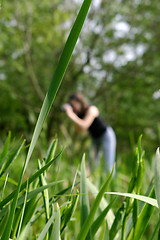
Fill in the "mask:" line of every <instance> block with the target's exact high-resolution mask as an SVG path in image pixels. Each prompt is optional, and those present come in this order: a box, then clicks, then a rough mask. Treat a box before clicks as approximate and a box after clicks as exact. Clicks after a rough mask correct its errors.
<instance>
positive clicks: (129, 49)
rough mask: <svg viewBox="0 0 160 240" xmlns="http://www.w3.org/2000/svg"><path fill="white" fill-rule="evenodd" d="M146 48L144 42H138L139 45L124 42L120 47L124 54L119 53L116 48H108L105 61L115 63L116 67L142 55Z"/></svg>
mask: <svg viewBox="0 0 160 240" xmlns="http://www.w3.org/2000/svg"><path fill="white" fill-rule="evenodd" d="M145 50H146V46H144V45H143V44H138V45H137V46H132V45H130V44H123V45H122V46H121V48H120V51H121V52H122V54H118V53H117V52H116V51H115V50H108V51H106V52H105V53H104V55H103V61H104V62H105V63H113V64H114V65H115V66H116V67H120V66H123V65H125V64H127V62H129V61H134V60H135V59H136V58H138V57H140V56H142V55H143V54H144V52H145Z"/></svg>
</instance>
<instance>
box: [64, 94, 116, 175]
mask: <svg viewBox="0 0 160 240" xmlns="http://www.w3.org/2000/svg"><path fill="white" fill-rule="evenodd" d="M63 109H64V110H65V112H66V114H67V115H68V117H69V118H70V119H71V120H72V121H73V122H74V123H76V124H77V125H78V127H79V128H81V129H86V130H88V131H89V133H90V136H91V137H92V145H93V149H94V155H95V163H96V165H98V162H99V151H100V147H101V146H102V149H103V152H104V158H105V162H104V167H105V170H106V171H108V170H109V171H111V170H112V168H113V164H114V162H115V153H116V136H115V133H114V131H113V129H112V127H111V126H108V125H107V124H106V123H105V122H104V120H103V119H102V118H101V117H100V114H99V110H98V108H97V107H96V106H94V105H89V104H87V103H86V102H85V100H84V97H83V95H82V94H80V93H73V94H72V95H71V96H70V97H69V101H68V103H66V104H65V105H63Z"/></svg>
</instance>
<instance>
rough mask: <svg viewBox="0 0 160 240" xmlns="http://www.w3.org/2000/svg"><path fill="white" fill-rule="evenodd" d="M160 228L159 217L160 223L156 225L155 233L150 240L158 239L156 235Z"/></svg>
mask: <svg viewBox="0 0 160 240" xmlns="http://www.w3.org/2000/svg"><path fill="white" fill-rule="evenodd" d="M159 228H160V217H159V221H158V223H157V224H156V227H155V229H154V232H153V234H152V236H151V239H150V240H154V239H156V238H155V237H156V234H157V232H158V230H159Z"/></svg>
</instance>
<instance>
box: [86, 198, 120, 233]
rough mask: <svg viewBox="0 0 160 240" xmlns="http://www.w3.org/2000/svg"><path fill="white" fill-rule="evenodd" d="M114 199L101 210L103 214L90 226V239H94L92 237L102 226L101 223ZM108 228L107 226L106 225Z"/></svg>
mask: <svg viewBox="0 0 160 240" xmlns="http://www.w3.org/2000/svg"><path fill="white" fill-rule="evenodd" d="M115 199H116V198H114V199H113V200H112V201H111V202H110V203H109V204H108V206H107V207H106V208H105V209H104V210H103V212H102V213H101V214H100V215H99V216H98V217H97V219H96V220H95V221H94V222H93V224H92V226H91V233H92V237H94V235H95V234H96V232H97V231H98V229H99V227H100V226H101V225H102V222H103V221H104V220H105V217H106V215H107V213H108V212H109V210H110V209H111V207H112V205H113V203H114V201H115ZM107 226H108V224H107Z"/></svg>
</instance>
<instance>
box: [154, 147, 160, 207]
mask: <svg viewBox="0 0 160 240" xmlns="http://www.w3.org/2000/svg"><path fill="white" fill-rule="evenodd" d="M155 193H156V199H157V202H158V206H159V208H160V154H159V148H158V149H157V151H156V157H155Z"/></svg>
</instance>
